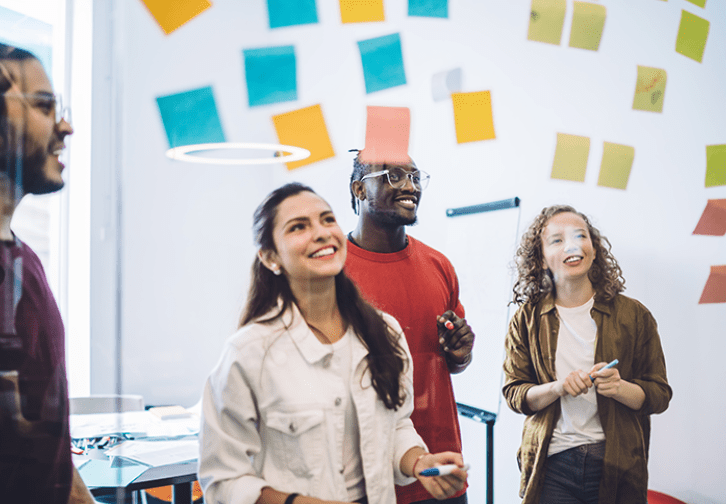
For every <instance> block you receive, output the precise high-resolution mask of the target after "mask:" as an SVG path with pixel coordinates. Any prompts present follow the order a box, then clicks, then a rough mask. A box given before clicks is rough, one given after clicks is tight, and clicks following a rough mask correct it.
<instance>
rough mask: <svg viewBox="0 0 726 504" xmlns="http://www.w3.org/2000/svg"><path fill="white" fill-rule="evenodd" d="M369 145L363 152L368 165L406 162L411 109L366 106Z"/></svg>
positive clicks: (364, 160) (363, 158) (361, 155)
mask: <svg viewBox="0 0 726 504" xmlns="http://www.w3.org/2000/svg"><path fill="white" fill-rule="evenodd" d="M366 109H367V112H368V119H367V121H366V146H365V148H364V149H363V150H362V151H361V153H360V160H361V161H362V162H363V163H365V164H376V163H394V164H405V163H408V162H409V161H410V160H411V158H410V157H409V156H408V142H409V131H410V128H411V111H410V110H409V109H408V108H407V107H370V106H369V107H366Z"/></svg>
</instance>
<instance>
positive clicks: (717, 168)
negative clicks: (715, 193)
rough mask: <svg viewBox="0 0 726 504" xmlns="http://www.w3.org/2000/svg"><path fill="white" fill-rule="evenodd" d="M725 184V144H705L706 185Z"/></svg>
mask: <svg viewBox="0 0 726 504" xmlns="http://www.w3.org/2000/svg"><path fill="white" fill-rule="evenodd" d="M723 185H726V144H724V145H707V146H706V187H716V186H723Z"/></svg>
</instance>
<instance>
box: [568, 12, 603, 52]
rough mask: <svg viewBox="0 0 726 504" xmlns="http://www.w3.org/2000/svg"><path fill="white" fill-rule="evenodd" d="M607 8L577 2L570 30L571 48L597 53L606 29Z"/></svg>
mask: <svg viewBox="0 0 726 504" xmlns="http://www.w3.org/2000/svg"><path fill="white" fill-rule="evenodd" d="M605 16H606V11H605V6H604V5H598V4H594V3H588V2H575V3H574V10H573V12H572V29H571V30H570V47H577V48H579V49H589V50H590V51H597V49H598V47H600V38H601V37H602V30H603V28H604V27H605Z"/></svg>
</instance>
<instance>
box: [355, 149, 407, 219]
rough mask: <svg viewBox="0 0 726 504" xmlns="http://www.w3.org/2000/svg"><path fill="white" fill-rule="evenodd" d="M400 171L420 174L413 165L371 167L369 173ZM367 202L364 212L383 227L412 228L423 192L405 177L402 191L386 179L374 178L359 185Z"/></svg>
mask: <svg viewBox="0 0 726 504" xmlns="http://www.w3.org/2000/svg"><path fill="white" fill-rule="evenodd" d="M394 167H399V168H402V169H404V170H406V171H407V172H414V171H416V170H417V168H416V164H415V163H414V162H413V161H410V162H409V163H406V164H402V165H389V164H385V165H380V164H376V165H371V166H370V168H369V169H368V171H367V173H375V172H377V171H382V170H390V169H392V168H394ZM360 184H361V188H360V190H359V192H361V191H362V194H363V195H364V199H363V201H362V205H361V211H362V212H363V213H364V214H366V215H367V216H368V217H369V218H370V219H371V220H372V221H373V222H375V223H376V224H378V225H380V226H389V227H398V226H410V225H412V224H415V223H416V211H417V210H418V205H419V203H420V202H421V191H420V189H418V188H417V187H416V186H414V185H413V183H412V182H411V178H410V177H406V183H405V184H404V186H403V187H401V188H400V189H394V188H393V187H391V185H390V184H389V183H388V178H387V177H386V175H381V176H379V177H372V178H369V179H366V180H364V181H362V182H360Z"/></svg>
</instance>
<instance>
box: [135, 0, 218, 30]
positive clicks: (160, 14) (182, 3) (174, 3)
mask: <svg viewBox="0 0 726 504" xmlns="http://www.w3.org/2000/svg"><path fill="white" fill-rule="evenodd" d="M141 1H142V2H144V5H146V8H147V9H149V12H150V13H151V15H152V16H153V18H154V19H155V20H156V22H157V23H159V26H161V29H162V30H164V33H165V34H166V35H169V34H170V33H171V32H173V31H174V30H176V29H177V28H179V27H180V26H182V25H183V24H185V23H187V22H189V21H191V20H192V19H194V18H195V17H197V16H198V15H199V14H201V13H202V12H204V11H205V10H207V9H208V8H210V7H211V6H212V2H210V1H209V0H141Z"/></svg>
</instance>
